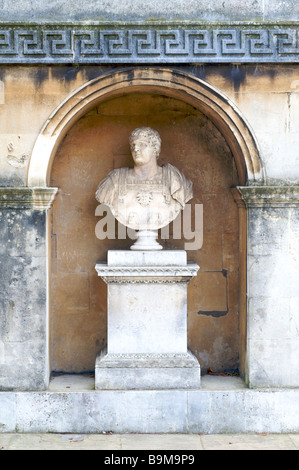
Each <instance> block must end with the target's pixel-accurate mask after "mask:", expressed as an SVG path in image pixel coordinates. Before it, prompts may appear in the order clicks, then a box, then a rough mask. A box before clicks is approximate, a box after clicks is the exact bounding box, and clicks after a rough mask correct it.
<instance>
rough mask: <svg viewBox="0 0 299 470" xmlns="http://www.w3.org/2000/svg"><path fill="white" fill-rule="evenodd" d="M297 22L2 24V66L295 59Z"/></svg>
mask: <svg viewBox="0 0 299 470" xmlns="http://www.w3.org/2000/svg"><path fill="white" fill-rule="evenodd" d="M298 38H299V26H298V24H297V22H294V23H292V24H285V23H281V24H274V25H273V24H266V23H247V22H244V23H222V24H219V23H218V24H213V23H194V22H187V23H186V22H182V23H162V22H161V23H159V24H157V23H154V24H153V23H149V22H148V23H134V24H132V23H127V24H126V23H122V22H119V23H115V24H107V23H105V24H103V23H88V24H86V23H77V24H75V23H73V24H68V23H63V24H61V23H59V24H50V23H48V24H46V23H44V24H36V23H31V24H29V23H27V24H21V23H19V24H16V23H14V24H8V23H5V22H2V23H0V63H2V64H34V63H41V64H63V63H65V64H69V63H74V64H100V63H101V64H105V63H107V64H111V63H117V64H119V63H126V64H132V63H134V64H142V63H145V64H146V63H150V64H155V63H156V64H161V63H163V64H165V63H287V62H299V45H298V42H299V39H298Z"/></svg>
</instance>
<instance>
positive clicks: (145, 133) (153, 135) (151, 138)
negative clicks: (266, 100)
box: [130, 127, 161, 158]
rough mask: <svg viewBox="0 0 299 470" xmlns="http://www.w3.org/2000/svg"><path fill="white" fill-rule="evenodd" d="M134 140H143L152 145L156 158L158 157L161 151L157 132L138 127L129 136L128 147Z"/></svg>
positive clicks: (148, 128) (149, 128)
mask: <svg viewBox="0 0 299 470" xmlns="http://www.w3.org/2000/svg"><path fill="white" fill-rule="evenodd" d="M136 139H144V140H145V141H146V142H148V143H149V144H150V145H152V146H153V148H154V149H155V152H156V157H157V158H158V157H159V154H160V150H161V137H160V135H159V132H158V131H156V130H155V129H152V128H151V127H138V128H137V129H135V130H134V131H133V132H132V133H131V135H130V146H132V144H133V142H135V140H136Z"/></svg>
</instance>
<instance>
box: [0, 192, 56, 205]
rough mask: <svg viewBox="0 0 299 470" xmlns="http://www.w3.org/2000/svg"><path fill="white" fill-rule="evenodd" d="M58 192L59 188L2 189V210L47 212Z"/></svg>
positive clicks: (0, 199) (0, 200)
mask: <svg viewBox="0 0 299 470" xmlns="http://www.w3.org/2000/svg"><path fill="white" fill-rule="evenodd" d="M57 191H58V189H57V188H27V187H24V188H11V187H2V188H1V187H0V209H23V210H25V209H33V210H47V209H49V208H50V207H51V205H52V203H53V201H54V198H55V195H56V193H57Z"/></svg>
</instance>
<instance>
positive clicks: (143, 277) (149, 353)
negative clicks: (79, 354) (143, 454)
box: [95, 250, 200, 390]
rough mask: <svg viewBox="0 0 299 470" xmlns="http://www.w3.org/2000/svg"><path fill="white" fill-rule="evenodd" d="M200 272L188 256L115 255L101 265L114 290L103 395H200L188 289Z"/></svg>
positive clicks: (100, 376)
mask: <svg viewBox="0 0 299 470" xmlns="http://www.w3.org/2000/svg"><path fill="white" fill-rule="evenodd" d="M198 269H199V266H197V264H194V263H191V264H189V263H187V254H186V252H185V251H182V250H179V251H166V250H165V251H163V250H162V251H122V250H120V251H116V250H115V251H114V250H112V251H109V252H108V257H107V264H100V263H98V264H97V265H96V270H97V272H98V274H99V276H101V277H102V279H103V280H104V281H105V282H106V283H107V285H108V312H107V320H108V328H107V354H100V355H99V356H98V357H97V359H96V364H95V388H96V389H98V390H105V389H106V390H134V389H142V390H155V389H160V390H161V389H194V388H199V386H200V366H199V363H198V361H197V359H196V358H195V357H194V356H193V355H192V354H190V353H189V352H188V349H187V284H188V282H189V281H190V280H191V279H192V278H193V277H194V276H195V275H196V273H197V271H198Z"/></svg>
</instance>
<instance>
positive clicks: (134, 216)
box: [96, 127, 193, 231]
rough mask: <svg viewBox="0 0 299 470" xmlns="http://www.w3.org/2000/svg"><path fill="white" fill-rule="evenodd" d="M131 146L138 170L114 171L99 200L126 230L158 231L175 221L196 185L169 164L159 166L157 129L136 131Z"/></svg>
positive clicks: (102, 184) (99, 192) (99, 190)
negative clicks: (127, 228)
mask: <svg viewBox="0 0 299 470" xmlns="http://www.w3.org/2000/svg"><path fill="white" fill-rule="evenodd" d="M130 147H131V153H132V157H133V160H134V167H133V168H128V167H126V168H120V169H117V170H113V171H111V172H110V173H109V174H108V176H107V177H106V178H105V179H104V180H103V181H101V182H100V183H99V185H98V188H97V191H96V199H97V200H98V201H99V202H100V203H102V204H106V205H107V206H108V207H109V208H110V209H111V211H112V214H113V215H114V217H115V218H116V219H117V220H118V221H119V222H120V223H122V224H123V225H125V226H126V227H129V228H131V229H134V230H138V231H153V230H155V231H157V230H158V229H159V228H162V227H165V226H166V225H168V224H169V223H170V222H171V221H172V220H174V219H175V218H176V217H177V216H178V214H179V213H180V211H181V210H183V209H184V207H185V204H186V203H187V202H188V201H189V200H190V199H191V198H192V197H193V192H192V183H191V181H190V180H188V179H187V178H186V177H185V176H184V175H183V173H181V172H180V171H179V170H178V169H177V168H175V167H173V166H172V165H170V164H169V163H167V164H165V165H162V166H159V165H158V162H157V160H158V158H159V155H160V150H161V138H160V135H159V133H158V132H157V131H156V130H154V129H152V128H150V127H140V128H137V129H135V130H134V131H133V132H132V133H131V136H130Z"/></svg>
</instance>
